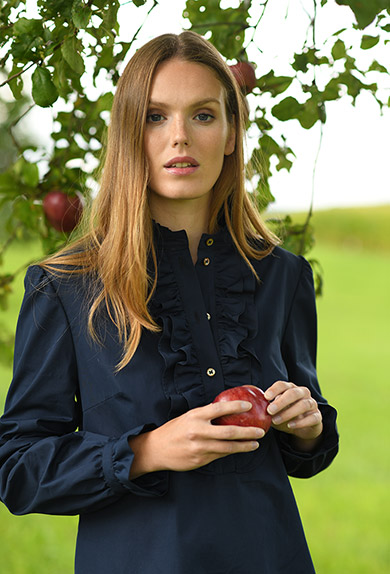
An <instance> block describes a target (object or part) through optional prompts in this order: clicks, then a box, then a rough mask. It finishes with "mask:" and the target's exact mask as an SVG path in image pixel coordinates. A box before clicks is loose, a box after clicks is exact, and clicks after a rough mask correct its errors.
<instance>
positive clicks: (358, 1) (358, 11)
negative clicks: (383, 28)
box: [336, 0, 389, 30]
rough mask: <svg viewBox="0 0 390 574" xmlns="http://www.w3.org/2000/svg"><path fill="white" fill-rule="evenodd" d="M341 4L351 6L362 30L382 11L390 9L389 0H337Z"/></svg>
mask: <svg viewBox="0 0 390 574" xmlns="http://www.w3.org/2000/svg"><path fill="white" fill-rule="evenodd" d="M336 2H337V4H339V5H340V6H349V7H350V8H351V10H352V11H353V13H354V14H355V17H356V20H357V24H358V27H359V28H360V29H361V30H362V29H363V28H365V27H366V26H368V25H369V24H371V22H372V21H373V20H375V18H376V16H377V15H378V14H379V13H380V12H382V10H386V8H387V9H389V1H388V0H363V1H362V0H336Z"/></svg>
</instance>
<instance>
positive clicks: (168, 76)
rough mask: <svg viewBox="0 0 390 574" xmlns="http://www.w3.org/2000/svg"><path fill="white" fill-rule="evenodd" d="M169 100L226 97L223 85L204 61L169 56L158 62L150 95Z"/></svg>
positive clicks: (222, 100) (156, 98)
mask: <svg viewBox="0 0 390 574" xmlns="http://www.w3.org/2000/svg"><path fill="white" fill-rule="evenodd" d="M164 98H165V99H168V100H169V102H171V103H176V102H177V103H184V102H187V101H191V100H192V101H201V100H205V99H206V98H213V99H216V100H218V101H219V102H220V103H221V104H222V103H224V101H225V89H224V86H223V84H222V82H221V81H220V80H219V79H218V77H217V75H216V73H215V72H214V71H213V70H211V68H209V67H208V66H206V65H204V64H198V63H196V62H188V61H185V60H179V59H172V60H168V61H166V62H162V63H161V64H159V66H157V68H156V71H155V73H154V76H153V80H152V85H151V92H150V99H151V100H157V101H161V102H162V101H165V100H164Z"/></svg>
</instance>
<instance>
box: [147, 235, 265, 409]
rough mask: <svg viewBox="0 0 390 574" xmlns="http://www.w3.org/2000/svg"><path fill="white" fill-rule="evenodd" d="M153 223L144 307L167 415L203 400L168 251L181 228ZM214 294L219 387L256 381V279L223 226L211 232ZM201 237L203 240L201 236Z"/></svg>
mask: <svg viewBox="0 0 390 574" xmlns="http://www.w3.org/2000/svg"><path fill="white" fill-rule="evenodd" d="M157 227H158V233H157V235H158V238H157V239H158V247H157V254H158V280H157V287H156V291H155V293H154V295H153V298H152V300H151V302H150V311H151V313H152V315H153V316H154V318H155V319H156V321H157V322H158V323H159V324H160V326H161V328H162V332H161V334H160V339H159V345H158V350H159V352H160V355H161V356H162V358H163V360H164V364H165V369H164V374H163V388H164V392H165V394H166V396H167V398H169V399H170V400H171V404H172V408H171V416H177V415H178V414H181V413H183V412H186V411H187V410H188V409H189V408H194V407H197V406H200V405H202V404H205V389H204V383H203V380H202V376H201V372H200V366H199V359H198V357H197V353H196V349H195V346H194V344H193V340H192V335H191V330H190V328H189V325H188V323H187V319H186V315H185V310H184V304H183V301H182V298H181V294H180V288H179V285H178V283H177V281H176V278H175V273H174V269H173V266H172V264H171V260H172V257H175V254H174V253H173V251H176V252H177V251H178V250H180V248H181V249H185V248H186V246H187V237H186V234H185V232H171V231H170V230H168V229H166V228H162V227H161V226H157ZM207 237H208V238H209V237H212V238H213V240H214V244H213V261H214V264H215V271H214V280H215V298H216V311H217V316H216V317H215V319H216V324H217V332H216V333H215V334H214V337H215V339H216V341H217V345H218V348H219V356H220V361H221V366H222V372H223V377H224V383H225V387H233V386H237V385H243V384H254V385H258V386H260V383H261V363H260V360H259V357H258V356H257V352H256V348H255V346H254V345H253V344H251V343H252V339H253V338H254V337H255V336H256V334H257V331H258V323H259V321H258V316H257V312H256V307H255V294H256V290H257V289H258V283H257V280H256V278H255V276H254V275H253V273H252V271H251V270H250V269H249V267H248V266H247V265H246V263H245V261H244V260H243V259H242V257H241V256H240V255H239V253H238V252H237V250H236V248H235V246H234V244H233V241H232V239H231V236H230V234H229V232H228V231H227V229H222V230H221V231H219V232H218V233H217V234H215V235H212V236H210V235H208V236H207ZM203 239H204V238H203Z"/></svg>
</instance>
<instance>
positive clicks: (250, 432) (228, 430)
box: [210, 425, 265, 441]
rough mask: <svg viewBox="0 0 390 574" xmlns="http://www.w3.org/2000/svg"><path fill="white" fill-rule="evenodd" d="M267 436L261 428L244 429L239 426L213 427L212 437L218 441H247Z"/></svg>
mask: <svg viewBox="0 0 390 574" xmlns="http://www.w3.org/2000/svg"><path fill="white" fill-rule="evenodd" d="M264 435H265V432H264V429H262V428H260V427H242V426H238V425H221V426H218V425H212V429H211V430H210V437H212V438H214V439H218V440H230V441H237V440H239V441H245V440H257V439H260V438H263V436H264Z"/></svg>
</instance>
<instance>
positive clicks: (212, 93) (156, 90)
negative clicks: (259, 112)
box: [145, 59, 235, 206]
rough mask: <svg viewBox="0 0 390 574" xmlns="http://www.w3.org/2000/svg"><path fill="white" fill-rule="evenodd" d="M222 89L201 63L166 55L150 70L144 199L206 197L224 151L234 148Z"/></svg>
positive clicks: (225, 153)
mask: <svg viewBox="0 0 390 574" xmlns="http://www.w3.org/2000/svg"><path fill="white" fill-rule="evenodd" d="M234 144H235V131H234V128H233V125H232V124H231V123H229V121H228V119H227V114H226V106H225V90H224V88H223V85H222V83H221V82H220V81H219V80H218V78H217V77H216V75H214V73H213V72H212V71H211V70H210V69H209V68H208V67H207V66H205V65H202V64H197V63H194V62H187V61H183V60H177V59H173V60H168V61H167V62H163V63H162V64H160V65H159V66H158V68H157V70H156V72H155V75H154V78H153V82H152V87H151V96H150V102H149V108H148V116H147V125H146V130H145V153H146V157H147V160H148V164H149V170H150V177H149V190H150V200H151V205H152V206H153V200H158V201H156V202H155V203H157V204H159V205H161V202H162V203H164V204H166V202H172V201H176V203H178V202H183V200H184V201H185V203H187V201H186V200H198V201H199V202H207V203H208V201H209V195H210V191H211V190H212V188H213V186H214V184H215V182H216V181H217V179H218V177H219V175H220V173H221V169H222V165H223V160H224V156H225V155H229V154H231V153H232V152H233V151H234Z"/></svg>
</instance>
